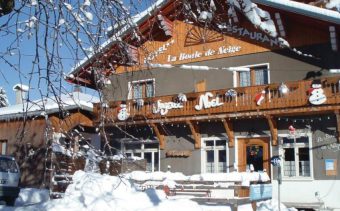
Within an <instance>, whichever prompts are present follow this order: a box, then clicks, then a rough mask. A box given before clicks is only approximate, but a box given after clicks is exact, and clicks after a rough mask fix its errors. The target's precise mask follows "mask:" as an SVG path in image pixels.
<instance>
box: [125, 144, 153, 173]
mask: <svg viewBox="0 0 340 211" xmlns="http://www.w3.org/2000/svg"><path fill="white" fill-rule="evenodd" d="M158 146H159V144H158V143H126V144H124V150H125V155H126V156H127V157H140V158H143V159H145V160H146V170H147V171H151V172H154V171H159V150H158V148H159V147H158Z"/></svg>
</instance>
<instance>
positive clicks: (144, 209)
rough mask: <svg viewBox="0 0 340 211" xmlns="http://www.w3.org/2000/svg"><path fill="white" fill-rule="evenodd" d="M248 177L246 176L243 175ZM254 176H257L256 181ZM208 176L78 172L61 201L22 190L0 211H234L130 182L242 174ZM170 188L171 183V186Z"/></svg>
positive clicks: (272, 206) (270, 206)
mask: <svg viewBox="0 0 340 211" xmlns="http://www.w3.org/2000/svg"><path fill="white" fill-rule="evenodd" d="M244 175H247V174H244ZM254 175H256V176H255V177H254ZM232 176H233V177H231V175H229V176H228V174H224V177H223V176H222V174H216V175H214V174H205V175H193V176H191V177H187V176H184V175H183V174H182V173H169V172H155V173H145V172H133V173H131V174H127V175H122V176H121V177H116V176H109V175H100V174H97V173H86V172H83V171H77V172H76V173H75V174H74V176H73V181H74V183H73V184H71V185H70V186H69V187H68V188H67V190H66V192H65V197H64V198H62V199H53V200H49V197H48V194H49V192H48V191H47V190H39V189H22V190H21V191H20V195H19V197H18V199H17V200H16V204H15V207H7V206H5V205H0V210H4V211H33V210H34V211H36V210H42V211H43V210H49V211H60V210H68V211H72V210H74V211H85V210H95V211H105V210H110V211H112V210H116V211H156V210H157V211H163V210H164V211H167V210H169V211H170V210H171V211H172V210H188V211H190V210H194V211H196V210H198V211H199V210H202V211H220V210H223V211H226V210H231V209H230V207H229V206H226V205H225V206H209V205H199V204H198V203H196V202H194V201H192V200H190V199H189V198H185V197H183V198H181V197H176V198H171V197H167V196H166V195H165V193H164V191H163V190H156V189H152V188H150V189H147V190H145V191H139V190H138V189H137V188H136V186H135V184H134V183H132V182H130V181H131V180H129V179H131V178H133V179H139V180H145V179H154V180H163V181H168V182H169V181H171V180H172V181H173V180H174V179H176V180H183V179H184V180H193V181H194V180H207V181H209V180H216V179H217V181H229V180H230V181H231V180H235V179H237V180H239V179H241V180H242V174H238V173H235V174H234V175H232ZM261 176H262V179H264V180H265V179H266V178H265V177H264V176H263V175H262V174H257V173H256V174H253V175H252V176H249V175H248V176H243V180H245V178H246V180H252V179H254V180H255V179H259V178H261ZM168 184H169V183H168ZM238 210H239V211H240V210H241V211H246V210H252V208H251V205H250V204H246V205H242V206H239V207H238ZM257 210H259V211H267V210H278V203H277V202H275V201H274V200H268V201H264V202H259V203H258V204H257ZM281 210H282V211H288V210H295V209H294V208H291V209H287V208H285V207H284V206H283V205H281Z"/></svg>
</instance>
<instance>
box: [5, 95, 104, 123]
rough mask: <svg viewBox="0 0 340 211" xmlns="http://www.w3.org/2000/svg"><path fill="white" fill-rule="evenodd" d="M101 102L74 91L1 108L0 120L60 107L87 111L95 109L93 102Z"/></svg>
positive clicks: (43, 112)
mask: <svg viewBox="0 0 340 211" xmlns="http://www.w3.org/2000/svg"><path fill="white" fill-rule="evenodd" d="M97 102H99V99H98V98H97V97H95V96H92V95H88V94H84V93H81V92H72V93H68V94H62V95H60V96H58V97H55V96H53V97H49V98H44V99H40V100H36V101H32V102H28V103H23V104H17V105H12V106H9V107H3V108H0V120H8V119H15V118H21V117H23V114H24V113H26V112H27V116H45V115H46V114H52V113H56V112H59V110H60V107H62V108H63V110H71V109H76V108H80V109H82V110H86V111H91V112H92V111H93V103H97Z"/></svg>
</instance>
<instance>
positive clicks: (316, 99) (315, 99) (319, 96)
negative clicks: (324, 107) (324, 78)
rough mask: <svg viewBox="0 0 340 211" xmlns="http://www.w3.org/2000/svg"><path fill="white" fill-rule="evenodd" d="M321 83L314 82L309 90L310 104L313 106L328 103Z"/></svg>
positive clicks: (318, 81)
mask: <svg viewBox="0 0 340 211" xmlns="http://www.w3.org/2000/svg"><path fill="white" fill-rule="evenodd" d="M321 87H322V85H321V81H320V80H314V81H313V82H312V87H311V88H310V89H309V90H308V92H309V95H310V96H309V102H310V103H311V104H313V105H321V104H323V103H325V102H326V100H327V98H326V95H325V94H324V91H323V89H322V88H321Z"/></svg>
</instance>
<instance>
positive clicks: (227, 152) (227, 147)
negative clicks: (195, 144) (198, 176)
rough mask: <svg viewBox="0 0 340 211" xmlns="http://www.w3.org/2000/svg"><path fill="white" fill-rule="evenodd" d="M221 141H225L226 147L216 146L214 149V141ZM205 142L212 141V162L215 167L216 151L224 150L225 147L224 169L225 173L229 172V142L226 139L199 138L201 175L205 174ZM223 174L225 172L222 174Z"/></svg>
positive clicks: (216, 160)
mask: <svg viewBox="0 0 340 211" xmlns="http://www.w3.org/2000/svg"><path fill="white" fill-rule="evenodd" d="M221 140H225V141H226V145H225V146H223V147H222V146H217V147H216V144H215V143H216V141H221ZM206 141H214V148H213V150H214V162H215V165H216V162H217V163H218V159H216V158H218V153H216V151H217V150H219V149H224V147H225V150H226V166H227V167H226V169H227V172H229V168H228V166H229V142H228V138H225V137H205V138H201V144H202V145H201V146H202V147H201V173H206V150H207V149H208V148H207V147H206V144H205V143H206ZM224 173H225V172H224Z"/></svg>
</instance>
